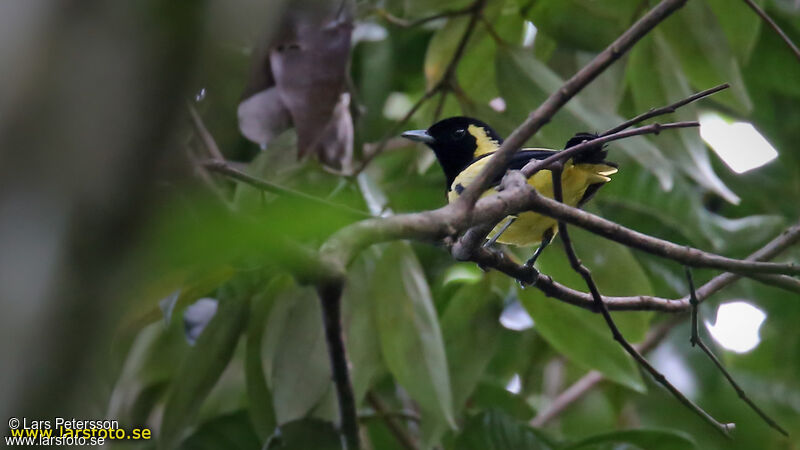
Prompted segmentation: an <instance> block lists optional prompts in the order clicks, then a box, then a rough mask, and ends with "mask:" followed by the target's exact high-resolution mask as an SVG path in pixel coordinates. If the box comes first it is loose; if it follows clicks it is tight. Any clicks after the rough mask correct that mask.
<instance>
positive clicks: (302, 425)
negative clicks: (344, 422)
mask: <svg viewBox="0 0 800 450" xmlns="http://www.w3.org/2000/svg"><path fill="white" fill-rule="evenodd" d="M264 448H265V449H266V450H308V449H314V450H342V441H341V438H340V436H339V433H338V432H337V431H336V428H335V427H334V426H333V424H332V423H330V422H325V421H322V420H319V419H303V420H296V421H292V422H289V423H287V424H284V425H281V428H280V430H279V431H278V432H277V433H275V435H274V436H272V437H271V438H270V440H269V441H268V442H267V444H266V445H265V446H264Z"/></svg>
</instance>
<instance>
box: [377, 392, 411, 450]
mask: <svg viewBox="0 0 800 450" xmlns="http://www.w3.org/2000/svg"><path fill="white" fill-rule="evenodd" d="M367 401H368V402H369V404H370V405H372V407H373V408H375V412H376V413H378V416H379V417H380V418H382V419H383V421H384V422H386V427H387V428H389V431H391V433H392V434H393V435H394V437H395V438H397V441H398V442H400V444H401V445H402V446H403V447H405V448H407V449H409V450H416V449H417V444H416V443H415V442H414V438H412V437H411V435H409V434H408V432H407V431H406V429H405V428H403V426H402V425H400V424H399V423H397V421H395V420H394V417H392V414H391V413H390V412H389V410H388V409H387V408H386V405H384V404H383V401H381V399H380V397H378V395H377V394H375V393H374V392H372V391H369V392H367ZM417 419H419V418H417Z"/></svg>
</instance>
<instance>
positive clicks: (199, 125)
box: [187, 103, 225, 161]
mask: <svg viewBox="0 0 800 450" xmlns="http://www.w3.org/2000/svg"><path fill="white" fill-rule="evenodd" d="M187 108H188V109H189V116H191V118H192V125H194V129H195V131H196V132H197V135H198V136H200V140H201V141H203V145H204V146H205V147H206V150H208V153H209V154H211V157H212V158H214V159H215V160H218V161H224V160H225V156H223V154H222V152H221V151H220V149H219V146H217V141H216V140H214V136H212V135H211V132H209V131H208V128H206V125H205V123H203V119H202V118H201V117H200V114H198V112H197V110H196V109H195V108H194V106H192V104H191V103H187Z"/></svg>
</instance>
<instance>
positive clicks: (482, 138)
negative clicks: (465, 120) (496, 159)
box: [467, 125, 500, 158]
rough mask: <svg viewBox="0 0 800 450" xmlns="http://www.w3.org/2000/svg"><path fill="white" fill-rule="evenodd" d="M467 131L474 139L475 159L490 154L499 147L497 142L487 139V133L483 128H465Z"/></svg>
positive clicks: (472, 126)
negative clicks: (475, 145)
mask: <svg viewBox="0 0 800 450" xmlns="http://www.w3.org/2000/svg"><path fill="white" fill-rule="evenodd" d="M467 131H469V134H471V135H472V136H474V137H475V143H476V144H477V147H476V148H475V155H474V157H475V158H477V157H478V156H481V155H485V154H486V153H491V152H493V151H495V150H497V148H498V147H499V146H500V143H499V142H497V141H496V140H494V139H492V138H490V137H489V133H487V132H486V130H484V129H483V127H479V126H476V125H470V126H469V127H468V128H467Z"/></svg>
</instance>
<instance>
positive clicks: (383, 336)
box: [370, 242, 455, 425]
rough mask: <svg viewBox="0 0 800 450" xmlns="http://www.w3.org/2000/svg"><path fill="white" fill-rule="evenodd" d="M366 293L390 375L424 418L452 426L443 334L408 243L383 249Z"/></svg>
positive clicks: (451, 406)
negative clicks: (374, 316)
mask: <svg viewBox="0 0 800 450" xmlns="http://www.w3.org/2000/svg"><path fill="white" fill-rule="evenodd" d="M370 293H371V295H370V297H371V299H372V301H373V302H375V314H376V317H377V322H378V330H379V338H380V343H381V349H382V353H383V359H384V361H385V362H386V365H387V367H388V368H389V371H390V372H391V373H392V375H394V377H395V379H396V380H397V382H398V383H399V384H400V385H401V386H403V387H404V388H405V389H406V390H407V391H408V393H409V394H410V395H411V397H412V398H413V399H414V400H415V401H416V402H417V403H419V405H420V408H421V409H422V411H423V413H424V415H425V417H429V418H431V419H436V420H437V421H439V422H445V423H447V424H451V425H454V423H455V421H454V418H453V398H452V394H451V388H450V375H449V372H448V369H447V358H446V357H445V348H444V341H443V339H442V332H441V330H440V327H439V321H438V319H437V317H436V310H435V309H434V306H433V299H432V298H431V293H430V288H429V287H428V282H427V281H426V279H425V274H424V272H423V271H422V267H421V266H420V264H419V261H418V260H417V258H416V256H415V255H414V252H413V251H412V250H411V248H410V247H409V246H408V244H406V243H403V242H397V243H392V244H389V245H388V246H386V248H385V251H384V252H383V255H381V257H380V259H379V260H378V263H377V265H376V267H375V275H374V276H373V278H372V280H371V283H370Z"/></svg>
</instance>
